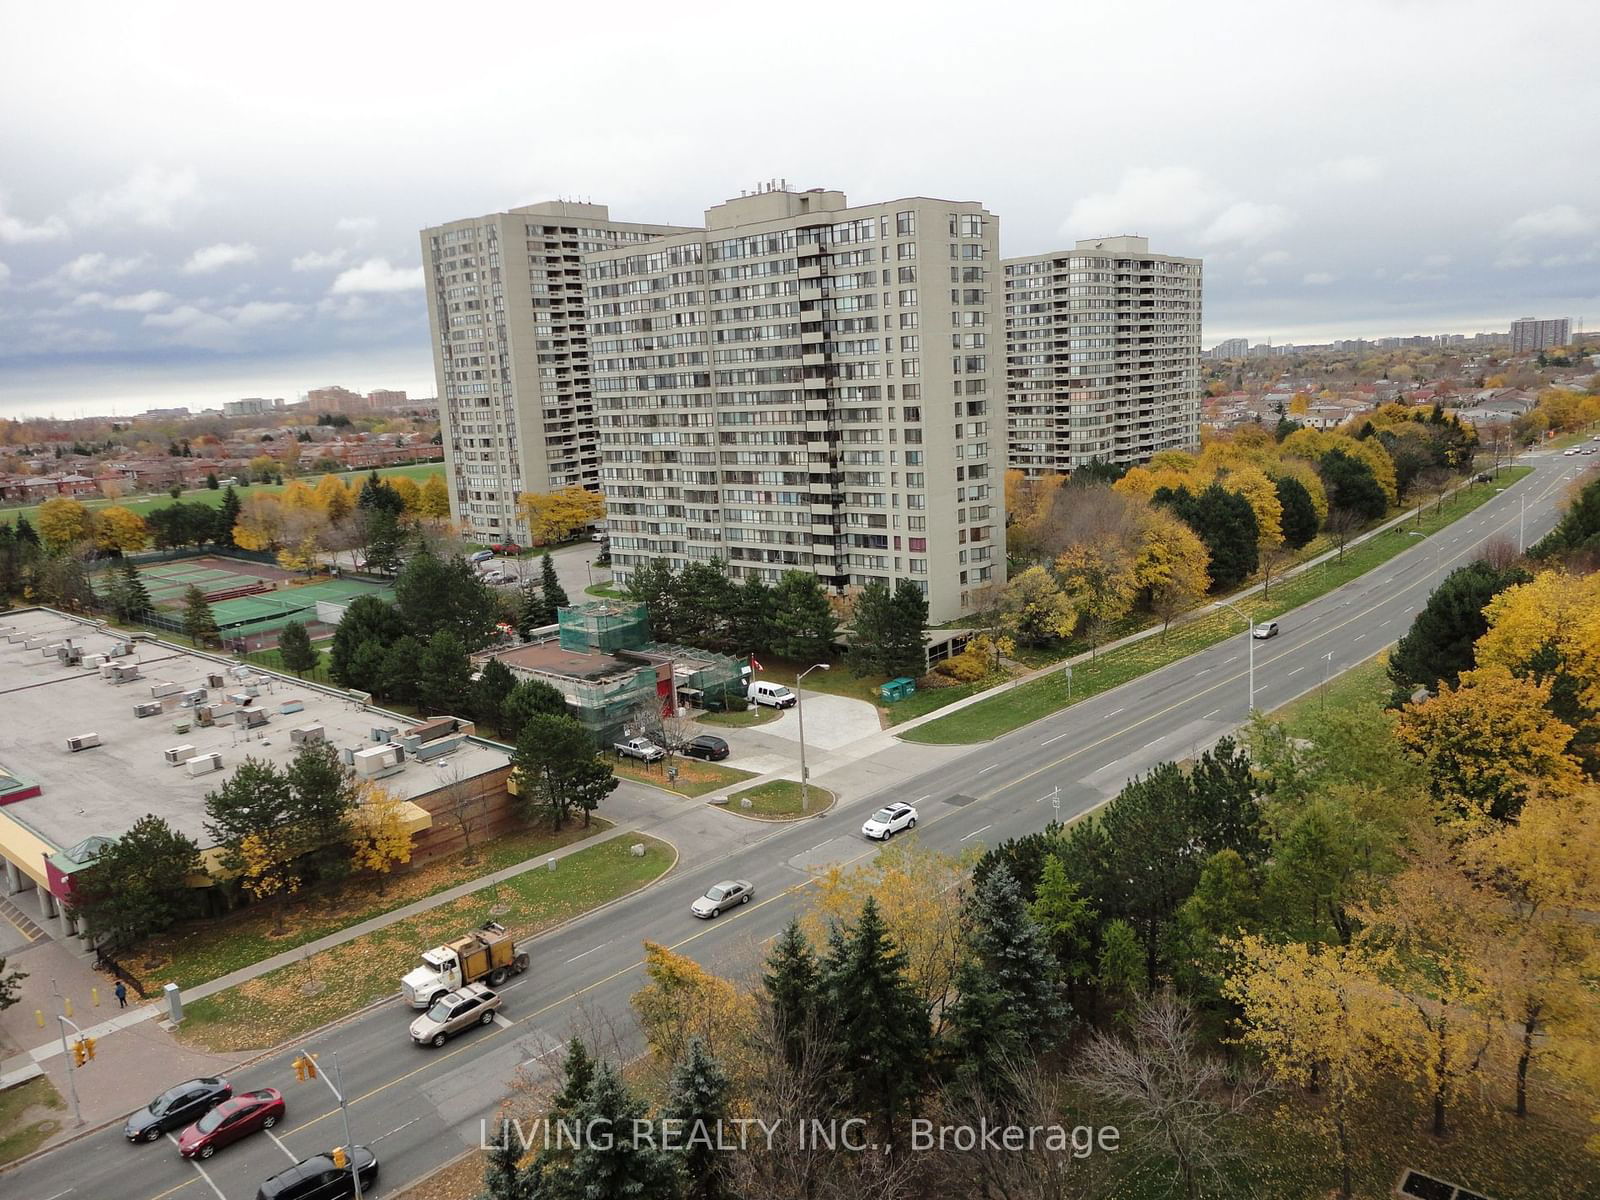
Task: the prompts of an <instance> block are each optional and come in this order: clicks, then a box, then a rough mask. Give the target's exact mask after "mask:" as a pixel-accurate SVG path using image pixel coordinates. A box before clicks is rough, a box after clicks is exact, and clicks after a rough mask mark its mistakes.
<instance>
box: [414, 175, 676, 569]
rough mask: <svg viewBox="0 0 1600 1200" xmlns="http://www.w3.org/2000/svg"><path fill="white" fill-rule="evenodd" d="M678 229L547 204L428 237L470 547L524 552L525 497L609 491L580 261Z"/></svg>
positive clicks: (433, 314)
mask: <svg viewBox="0 0 1600 1200" xmlns="http://www.w3.org/2000/svg"><path fill="white" fill-rule="evenodd" d="M680 229H681V227H680V226H674V225H639V224H633V223H628V222H620V221H613V220H612V219H611V217H610V214H609V212H608V210H607V209H606V206H605V205H603V204H574V203H568V202H566V201H549V202H546V203H543V204H530V205H527V206H526V207H523V208H513V209H512V210H511V211H509V212H503V213H491V214H489V215H488V216H485V217H477V218H474V219H471V220H462V221H452V222H450V223H449V224H447V225H439V226H435V227H434V228H431V229H424V230H423V231H422V265H423V271H424V272H425V274H426V277H427V288H428V320H429V324H430V326H431V329H432V333H433V363H434V374H435V376H436V379H437V384H438V389H439V423H440V429H441V431H442V434H443V439H444V453H445V463H446V465H447V468H448V469H447V471H446V476H445V477H446V479H447V480H448V481H449V485H450V513H451V516H452V517H453V518H454V519H455V520H456V521H457V522H458V523H459V524H460V525H461V528H462V532H463V533H464V534H465V535H466V536H467V537H469V538H472V539H474V540H477V541H484V542H500V541H518V542H522V543H524V544H526V543H527V542H528V541H529V540H530V539H529V537H528V530H527V527H526V525H525V523H524V522H523V520H522V518H521V516H520V515H519V513H518V511H517V498H518V497H519V496H520V495H521V494H522V493H524V492H545V491H551V490H553V489H556V488H562V487H567V486H569V485H572V484H576V485H578V486H580V487H586V488H597V487H599V486H600V455H599V451H598V448H597V447H596V445H595V411H594V399H593V396H592V394H591V392H590V390H589V372H588V347H587V342H586V336H585V329H584V308H583V270H582V255H584V254H585V253H587V252H589V251H593V250H602V249H610V248H612V247H616V246H636V245H639V244H641V243H643V242H648V241H649V240H650V239H652V238H655V237H660V236H662V235H664V234H669V233H677V232H679V231H680Z"/></svg>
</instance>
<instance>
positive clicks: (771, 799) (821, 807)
mask: <svg viewBox="0 0 1600 1200" xmlns="http://www.w3.org/2000/svg"><path fill="white" fill-rule="evenodd" d="M810 793H811V794H810V797H809V800H810V803H809V805H807V806H806V807H804V808H802V807H801V805H800V799H801V797H800V785H799V784H798V783H796V782H795V781H794V780H792V779H774V780H771V781H770V782H768V783H763V784H758V785H757V786H755V787H753V788H745V789H744V791H742V792H734V793H733V794H732V795H731V796H729V797H728V803H727V809H728V811H729V812H733V813H738V814H739V815H740V816H744V817H758V818H760V819H761V820H763V821H798V820H799V819H800V818H802V817H814V816H816V815H817V814H818V813H822V812H827V811H828V810H829V809H830V808H832V807H833V802H834V800H835V799H836V798H837V797H835V796H834V794H833V793H832V792H830V791H829V790H828V789H827V788H824V787H818V786H817V785H816V784H814V783H813V784H812V785H811V787H810ZM746 800H748V801H750V807H749V808H746V807H745V806H744V801H746Z"/></svg>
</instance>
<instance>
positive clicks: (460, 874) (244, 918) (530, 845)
mask: <svg viewBox="0 0 1600 1200" xmlns="http://www.w3.org/2000/svg"><path fill="white" fill-rule="evenodd" d="M610 828H611V824H610V822H608V821H604V820H601V819H600V818H598V817H595V818H593V821H592V823H591V825H590V827H589V828H588V829H584V828H583V826H582V825H581V824H569V825H568V826H567V827H566V828H565V829H563V830H561V831H560V832H558V833H551V832H550V831H549V830H547V829H536V830H532V829H530V830H522V831H519V832H517V833H513V834H508V835H505V836H502V837H498V838H495V839H494V840H493V841H490V842H488V843H486V844H484V845H481V846H474V847H473V850H474V853H475V856H476V858H477V861H476V862H475V863H472V864H470V865H469V864H467V863H465V862H463V861H462V860H463V858H464V857H465V856H464V855H462V854H452V855H449V856H447V857H445V858H438V859H434V860H433V861H432V862H429V863H427V864H425V865H423V866H421V867H418V868H417V869H416V870H415V871H412V872H410V873H409V874H405V875H398V876H395V877H393V878H392V879H391V880H390V881H389V886H388V889H387V895H385V896H383V897H381V898H380V897H379V896H378V893H377V888H376V886H375V885H374V884H373V882H372V881H371V880H370V879H367V878H361V879H356V880H351V881H348V882H346V883H345V884H344V885H342V886H341V887H338V888H336V889H334V890H332V891H330V892H316V893H307V894H306V895H305V896H304V897H302V898H301V899H300V900H299V901H298V902H296V903H295V904H293V905H291V906H290V908H289V911H288V913H287V915H286V918H285V925H286V927H287V929H288V932H287V933H286V934H284V935H283V936H282V937H274V936H273V934H272V914H271V912H270V911H266V910H264V909H262V908H254V909H247V910H245V911H244V912H243V913H242V914H240V915H239V916H238V917H235V918H233V919H231V920H229V921H226V922H218V923H216V924H213V925H209V926H206V925H202V926H198V927H193V926H191V927H189V928H187V929H180V930H175V931H173V932H171V933H168V934H165V935H163V936H162V937H159V938H156V939H154V940H152V941H150V942H148V943H146V944H145V945H143V946H141V947H140V948H139V949H137V950H135V951H133V952H131V953H129V954H128V955H127V956H126V961H127V962H128V964H129V965H130V966H131V967H132V969H133V970H134V971H135V972H136V973H137V974H138V975H139V976H140V977H141V978H142V979H143V980H144V981H145V986H146V990H150V989H151V986H152V985H154V990H155V991H159V990H160V987H161V985H162V984H164V983H175V984H177V985H178V986H179V987H183V988H189V987H194V986H195V985H196V984H200V983H205V982H206V981H207V980H210V979H217V978H220V977H221V976H223V975H227V974H229V973H230V972H232V971H237V970H239V968H241V967H247V966H249V965H250V964H251V963H254V962H260V961H261V960H262V959H264V958H270V957H271V956H272V955H274V954H281V953H282V952H283V951H285V950H292V949H294V948H295V947H296V946H303V945H305V944H306V943H307V942H314V941H316V940H317V939H318V938H321V937H326V936H327V935H328V934H330V933H337V932H339V930H341V929H345V928H347V927H349V926H351V925H354V924H357V923H358V922H361V921H365V920H367V919H368V918H370V917H376V916H379V915H380V914H382V913H386V912H390V911H392V910H393V909H396V908H400V907H402V906H403V905H407V904H410V903H412V902H413V901H416V900H421V899H422V898H423V897H425V896H431V895H433V894H434V893H435V892H441V891H443V890H444V889H445V888H450V887H455V886H456V885H457V884H461V883H466V882H468V881H470V880H473V879H477V878H479V877H480V876H483V875H487V874H490V873H491V872H494V871H499V870H503V869H504V868H506V867H509V866H513V865H515V864H516V863H519V862H526V861H527V860H528V859H530V858H539V857H541V856H542V855H545V854H548V853H549V852H550V851H552V850H556V849H559V848H560V847H562V846H568V845H571V844H572V843H573V842H577V841H582V840H583V839H584V838H586V837H592V836H594V835H596V834H600V833H604V832H605V831H606V830H608V829H610ZM419 949H426V947H419ZM147 963H155V964H156V965H154V966H149V967H147V966H146V964H147ZM396 986H398V985H396Z"/></svg>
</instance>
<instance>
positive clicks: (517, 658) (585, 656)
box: [489, 639, 646, 682]
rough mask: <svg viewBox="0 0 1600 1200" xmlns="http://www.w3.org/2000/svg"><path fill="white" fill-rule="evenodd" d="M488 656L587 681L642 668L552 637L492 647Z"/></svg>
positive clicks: (636, 671) (629, 673)
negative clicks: (572, 647)
mask: <svg viewBox="0 0 1600 1200" xmlns="http://www.w3.org/2000/svg"><path fill="white" fill-rule="evenodd" d="M489 657H491V658H498V659H499V660H500V661H501V662H503V663H505V665H506V666H508V667H520V668H521V669H522V670H524V671H542V672H544V673H546V674H549V675H565V676H567V677H569V678H572V679H585V680H589V681H591V682H592V681H595V680H601V679H611V678H614V677H617V676H629V677H631V676H634V675H637V674H638V673H639V672H640V671H642V670H645V669H646V668H645V665H644V664H643V663H630V662H626V661H624V660H623V659H620V658H617V657H616V656H615V655H611V654H606V653H603V652H602V651H599V650H568V649H567V648H566V647H564V646H563V645H562V644H561V643H560V642H559V641H556V640H555V639H551V640H550V641H548V642H533V643H530V644H529V645H526V646H517V647H514V648H513V649H510V650H496V651H495V652H494V653H493V654H491V655H490V656H489Z"/></svg>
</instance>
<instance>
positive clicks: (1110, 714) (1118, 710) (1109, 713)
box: [1106, 708, 1122, 719]
mask: <svg viewBox="0 0 1600 1200" xmlns="http://www.w3.org/2000/svg"><path fill="white" fill-rule="evenodd" d="M1121 711H1122V709H1120V708H1113V709H1112V710H1111V711H1110V712H1108V713H1107V714H1106V717H1107V718H1108V719H1109V718H1111V717H1114V716H1116V715H1117V714H1118V713H1119V712H1121Z"/></svg>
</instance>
